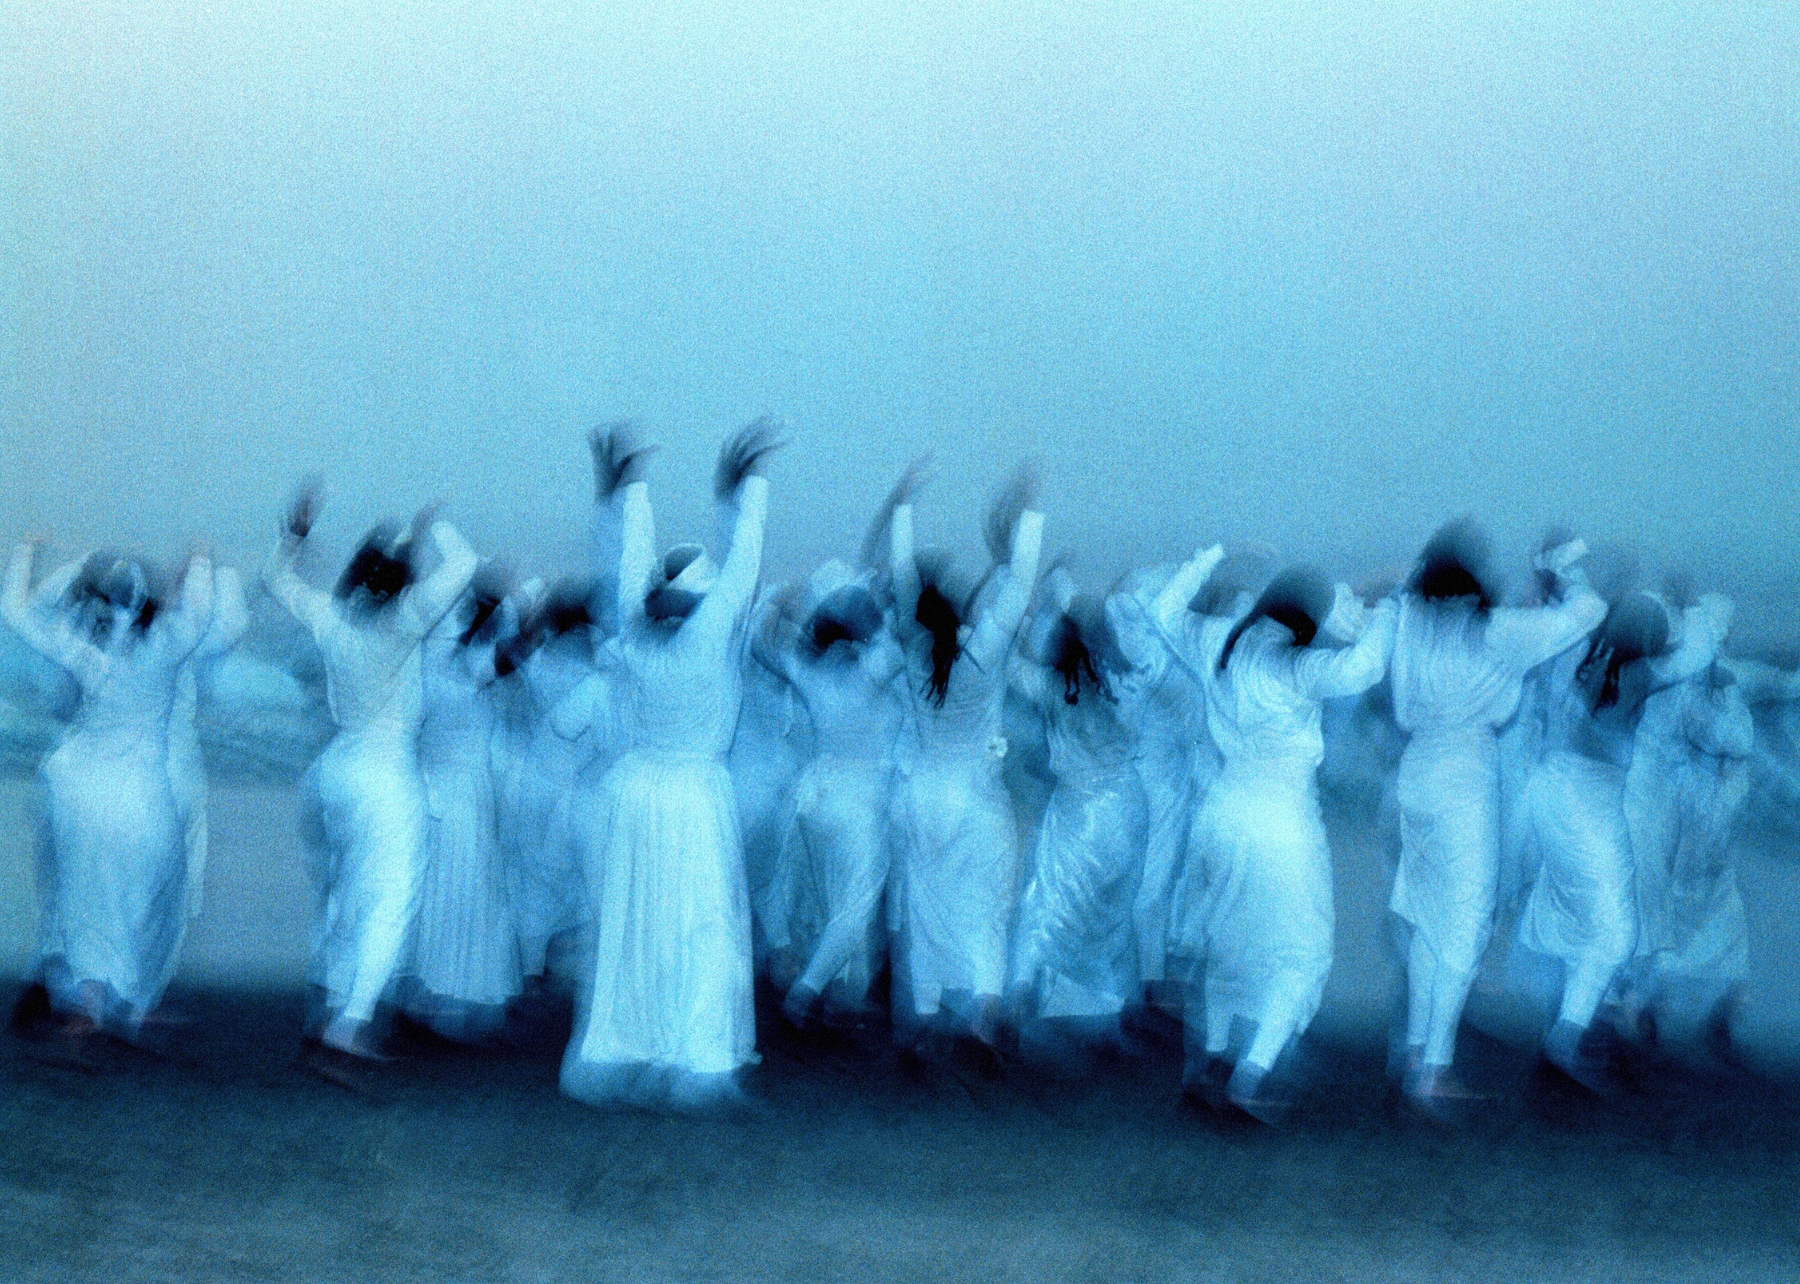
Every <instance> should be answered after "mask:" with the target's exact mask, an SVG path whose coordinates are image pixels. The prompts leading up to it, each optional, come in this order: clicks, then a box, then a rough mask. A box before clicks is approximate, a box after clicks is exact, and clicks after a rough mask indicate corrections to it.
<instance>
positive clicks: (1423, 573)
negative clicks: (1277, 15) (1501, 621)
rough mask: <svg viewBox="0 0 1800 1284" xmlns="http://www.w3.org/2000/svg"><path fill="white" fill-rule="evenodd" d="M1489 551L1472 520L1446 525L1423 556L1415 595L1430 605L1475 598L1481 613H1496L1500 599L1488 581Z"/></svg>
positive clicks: (1414, 579) (1415, 575) (1416, 573)
mask: <svg viewBox="0 0 1800 1284" xmlns="http://www.w3.org/2000/svg"><path fill="white" fill-rule="evenodd" d="M1488 549H1489V546H1488V539H1487V536H1486V535H1485V534H1483V533H1482V530H1481V528H1480V527H1479V526H1477V525H1476V524H1475V522H1474V521H1473V520H1472V519H1470V518H1467V517H1464V518H1459V519H1458V520H1456V521H1454V522H1447V523H1445V524H1444V525H1443V526H1440V527H1439V528H1438V530H1437V533H1436V534H1434V535H1433V536H1432V537H1431V538H1430V539H1429V540H1428V541H1426V544H1425V549H1424V551H1423V552H1421V553H1420V554H1419V564H1418V566H1417V568H1415V569H1414V571H1413V576H1412V584H1411V588H1412V591H1413V592H1415V593H1417V594H1418V595H1419V596H1420V597H1422V598H1425V599H1426V600H1427V601H1441V600H1444V599H1447V598H1461V597H1472V598H1475V599H1476V609H1477V610H1478V611H1489V610H1492V609H1493V606H1494V599H1495V597H1496V596H1497V595H1496V594H1495V593H1494V591H1493V589H1492V588H1491V587H1490V586H1489V584H1488V583H1487V578H1486V576H1487V565H1488V556H1489V552H1488Z"/></svg>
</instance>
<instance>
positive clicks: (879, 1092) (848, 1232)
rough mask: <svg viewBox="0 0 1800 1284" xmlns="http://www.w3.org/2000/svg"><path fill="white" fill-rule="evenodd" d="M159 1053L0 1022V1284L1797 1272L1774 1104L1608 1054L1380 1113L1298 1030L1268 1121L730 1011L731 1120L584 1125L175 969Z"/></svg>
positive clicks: (1799, 1252)
mask: <svg viewBox="0 0 1800 1284" xmlns="http://www.w3.org/2000/svg"><path fill="white" fill-rule="evenodd" d="M178 1002H180V1003H182V1004H184V1005H185V1006H186V1007H187V1008H188V1009H189V1011H190V1012H191V1013H192V1015H193V1016H195V1017H196V1018H197V1021H196V1024H195V1025H193V1026H192V1027H190V1029H189V1030H188V1031H187V1033H186V1035H185V1037H184V1039H183V1041H182V1042H181V1043H179V1044H177V1045H176V1046H175V1048H174V1049H173V1050H172V1051H171V1052H170V1053H169V1054H168V1055H165V1056H153V1055H150V1054H147V1053H144V1052H141V1051H139V1050H136V1049H129V1048H124V1047H117V1048H113V1049H111V1050H110V1051H109V1052H107V1053H106V1054H105V1055H104V1057H103V1058H102V1062H103V1067H102V1069H101V1070H99V1071H98V1072H78V1071H74V1070H69V1069H64V1068H58V1067H55V1066H52V1065H47V1064H44V1063H43V1062H42V1061H41V1060H38V1059H36V1053H35V1050H34V1049H33V1048H32V1047H31V1046H30V1045H27V1044H25V1043H23V1042H21V1041H20V1040H18V1039H12V1038H9V1039H6V1040H5V1044H4V1049H3V1050H0V1078H3V1080H4V1082H5V1084H6V1088H7V1091H6V1094H5V1103H4V1106H3V1107H0V1111H3V1114H4V1126H3V1128H0V1138H3V1139H0V1223H3V1224H4V1227H5V1231H6V1233H5V1235H4V1236H3V1237H0V1278H3V1279H7V1280H15V1281H20V1284H24V1282H26V1281H52V1280H58V1281H60V1280H89V1279H92V1280H234V1281H326V1280H369V1281H389V1280H394V1281H401V1280H405V1281H412V1280H418V1281H509V1282H510V1281H520V1282H525V1281H560V1280H738V1279H742V1280H846V1281H852V1280H853V1281H880V1280H944V1279H970V1280H1020V1281H1026V1280H1032V1281H1035V1280H1121V1281H1123V1280H1157V1281H1162V1280H1196V1281H1198V1280H1206V1281H1212V1280H1219V1281H1255V1280H1319V1279H1323V1280H1334V1279H1345V1280H1348V1279H1381V1280H1546V1281H1548V1280H1557V1281H1564V1280H1588V1279H1591V1280H1679V1279H1694V1280H1701V1279H1706V1280H1720V1279H1733V1280H1751V1279H1792V1278H1794V1277H1795V1274H1796V1271H1800V1167H1797V1166H1796V1163H1795V1159H1794V1155H1795V1146H1796V1144H1800V1108H1797V1107H1800V1099H1797V1098H1796V1096H1795V1095H1794V1094H1793V1093H1792V1092H1791V1091H1789V1090H1788V1089H1785V1088H1781V1087H1777V1086H1774V1085H1772V1084H1771V1083H1770V1082H1769V1081H1766V1080H1762V1079H1759V1078H1757V1077H1754V1076H1752V1075H1750V1074H1748V1073H1745V1072H1742V1071H1736V1070H1731V1069H1728V1068H1726V1067H1724V1066H1722V1065H1714V1066H1712V1067H1699V1068H1694V1067H1690V1068H1687V1069H1678V1068H1676V1067H1673V1066H1671V1065H1667V1064H1641V1065H1639V1067H1638V1070H1637V1081H1636V1083H1635V1084H1634V1085H1633V1086H1632V1087H1630V1088H1629V1089H1628V1090H1627V1091H1625V1092H1624V1093H1622V1094H1621V1095H1620V1096H1618V1097H1617V1098H1615V1099H1612V1100H1608V1101H1595V1100H1592V1099H1588V1098H1585V1097H1582V1096H1580V1095H1578V1094H1577V1092H1576V1091H1575V1090H1573V1089H1572V1088H1566V1087H1560V1086H1559V1085H1558V1084H1557V1083H1556V1082H1555V1081H1553V1080H1551V1079H1550V1078H1549V1077H1548V1076H1546V1075H1545V1074H1544V1073H1542V1072H1534V1070H1533V1063H1532V1060H1531V1058H1530V1057H1529V1056H1528V1055H1525V1054H1523V1053H1521V1052H1519V1051H1517V1050H1515V1049H1510V1048H1508V1047H1506V1046H1504V1045H1501V1044H1499V1043H1494V1042H1490V1041H1487V1040H1483V1039H1481V1038H1479V1036H1477V1037H1475V1038H1474V1039H1472V1040H1471V1041H1470V1043H1471V1044H1472V1045H1473V1046H1470V1044H1465V1050H1466V1051H1467V1052H1468V1053H1469V1054H1470V1055H1469V1060H1470V1063H1471V1070H1472V1073H1473V1074H1475V1075H1476V1077H1477V1078H1479V1079H1480V1080H1481V1081H1482V1082H1483V1083H1484V1084H1486V1085H1488V1086H1491V1087H1494V1088H1496V1089H1498V1090H1499V1091H1500V1093H1501V1095H1500V1097H1499V1099H1498V1100H1497V1101H1496V1102H1495V1103H1493V1104H1492V1105H1491V1106H1488V1107H1485V1108H1484V1109H1483V1110H1482V1111H1481V1112H1480V1114H1479V1116H1478V1117H1477V1118H1476V1119H1475V1120H1474V1121H1473V1122H1472V1123H1471V1124H1470V1125H1469V1126H1468V1127H1466V1128H1465V1129H1463V1130H1461V1131H1444V1130H1441V1129H1438V1128H1435V1127H1432V1126H1429V1125H1425V1124H1421V1123H1413V1122H1408V1121H1406V1120H1404V1119H1402V1118H1400V1117H1399V1116H1398V1115H1397V1114H1396V1113H1395V1112H1394V1109H1393V1107H1392V1106H1391V1104H1390V1103H1389V1102H1388V1100H1387V1098H1386V1094H1385V1091H1384V1087H1383V1079H1382V1066H1381V1056H1380V1051H1379V1049H1378V1048H1375V1047H1370V1046H1368V1044H1367V1041H1366V1040H1364V1041H1362V1042H1358V1041H1357V1040H1356V1039H1355V1038H1354V1037H1350V1036H1344V1037H1341V1038H1340V1037H1336V1036H1334V1035H1333V1033H1332V1032H1331V1031H1330V1030H1329V1029H1324V1030H1320V1031H1316V1032H1315V1035H1314V1036H1312V1037H1311V1038H1310V1039H1309V1040H1308V1042H1307V1044H1306V1045H1305V1046H1304V1047H1303V1049H1302V1050H1301V1054H1300V1056H1299V1058H1298V1065H1297V1072H1298V1073H1299V1074H1301V1075H1302V1076H1303V1078H1304V1079H1305V1089H1304V1091H1303V1092H1302V1093H1301V1094H1300V1096H1299V1098H1298V1100H1299V1106H1298V1108H1297V1110H1296V1112H1295V1114H1294V1116H1293V1117H1292V1119H1291V1121H1290V1123H1289V1125H1288V1126H1287V1127H1286V1128H1284V1129H1282V1130H1280V1131H1271V1130H1269V1129H1266V1128H1263V1127H1261V1126H1260V1125H1252V1124H1249V1123H1247V1122H1246V1123H1232V1122H1229V1121H1222V1120H1220V1119H1217V1118H1215V1117H1213V1116H1211V1115H1210V1114H1208V1113H1206V1112H1205V1111H1203V1110H1200V1111H1196V1110H1193V1109H1191V1108H1187V1107H1183V1106H1181V1105H1180V1104H1179V1102H1178V1094H1177V1086H1178V1079H1179V1069H1180V1066H1179V1056H1178V1055H1177V1053H1176V1052H1175V1050H1174V1049H1172V1048H1169V1047H1167V1046H1158V1045H1156V1044H1154V1043H1145V1044H1144V1045H1143V1046H1142V1047H1141V1049H1140V1050H1139V1051H1138V1053H1137V1054H1136V1055H1133V1056H1113V1057H1110V1058H1108V1059H1106V1060H1105V1061H1103V1062H1102V1063H1100V1064H1098V1065H1095V1066H1093V1067H1092V1068H1091V1070H1092V1073H1090V1074H1089V1075H1088V1076H1087V1077H1085V1078H1083V1079H1079V1080H1075V1081H1070V1080H1068V1079H1066V1078H1059V1077H1057V1076H1056V1075H1052V1074H1050V1073H1048V1072H1047V1071H1044V1070H1042V1069H1033V1068H1030V1067H1025V1066H1020V1065H1016V1064H1015V1065H1014V1066H1013V1067H1011V1068H1009V1069H1008V1070H1007V1072H1006V1073H1005V1074H1004V1075H1003V1076H1002V1077H1001V1078H1000V1079H998V1080H993V1079H988V1078H985V1077H983V1076H981V1075H980V1074H978V1073H974V1072H971V1071H968V1070H964V1069H959V1068H957V1067H956V1066H955V1065H954V1064H953V1063H947V1064H934V1065H928V1066H925V1067H919V1066H916V1065H908V1064H906V1063H903V1062H902V1061H901V1060H900V1059H899V1058H897V1057H896V1056H895V1055H894V1054H893V1053H892V1052H891V1050H890V1049H889V1048H888V1047H887V1045H886V1041H885V1036H883V1035H882V1034H881V1033H880V1032H878V1031H877V1032H870V1033H868V1034H865V1035H862V1036H856V1037H851V1036H831V1037H829V1038H825V1037H821V1038H818V1039H814V1040H800V1039H797V1038H795V1037H793V1036H790V1035H784V1034H782V1033H781V1030H782V1027H780V1026H778V1025H776V1024H774V1023H773V1022H770V1021H765V1022H764V1024H763V1030H764V1036H763V1042H764V1050H765V1055H764V1060H763V1064H762V1065H761V1066H760V1067H758V1068H757V1069H756V1071H755V1072H754V1073H753V1075H752V1080H751V1083H752V1087H753V1090H754V1092H755V1094H756V1096H757V1097H758V1098H759V1100H760V1101H761V1103H762V1109H761V1110H760V1112H759V1113H757V1114H755V1115H753V1116H752V1117H750V1118H748V1119H747V1120H743V1121H739V1122H716V1121H699V1120H690V1119H679V1118H666V1117H661V1116H653V1115H646V1114H640V1113H623V1114H608V1113H602V1112H597V1111H594V1110H591V1109H588V1108H586V1107H583V1106H580V1105H577V1104H575V1103H573V1102H570V1101H567V1100H565V1099H563V1098H562V1097H560V1096H559V1095H558V1094H557V1091H556V1064H557V1048H556V1044H555V1042H554V1041H553V1040H552V1041H549V1042H546V1043H545V1044H543V1045H542V1046H540V1047H538V1048H536V1049H535V1050H534V1049H526V1050H522V1051H511V1052H508V1053H505V1054H501V1053H487V1052H474V1051H466V1050H459V1049H451V1048H445V1047H437V1048H427V1047H422V1046H415V1047H413V1049H412V1051H411V1053H410V1055H408V1056H407V1057H405V1058H404V1059H403V1060H402V1061H400V1062H398V1063H396V1064H394V1065H393V1066H391V1067H388V1068H387V1069H386V1070H385V1071H384V1072H383V1074H382V1076H381V1078H380V1080H379V1081H378V1084H377V1087H376V1089H375V1095H374V1097H373V1098H370V1097H359V1096H356V1095H353V1094H350V1093H347V1092H345V1091H344V1090H342V1089H340V1088H338V1087H335V1086H333V1085H331V1084H328V1083H325V1082H324V1081H322V1080H318V1079H315V1078H314V1077H312V1076H311V1075H310V1074H309V1073H308V1072H307V1071H305V1070H304V1069H303V1068H301V1067H300V1065H299V1064H298V1063H297V1054H298V1052H299V1043H298V1038H297V1030H298V1026H299V1020H300V1009H301V1000H300V997H299V996H298V995H294V994H262V995H248V994H235V995H234V994H224V993H208V992H190V993H187V994H185V995H180V996H178Z"/></svg>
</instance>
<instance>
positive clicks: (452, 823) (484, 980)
mask: <svg viewBox="0 0 1800 1284" xmlns="http://www.w3.org/2000/svg"><path fill="white" fill-rule="evenodd" d="M517 612H518V603H517V602H516V601H515V602H509V601H507V599H506V596H505V592H504V588H503V585H502V583H501V582H500V579H499V577H498V576H497V575H495V574H493V573H492V572H491V571H489V572H477V574H476V576H475V578H474V580H473V582H472V583H471V585H470V587H469V589H468V590H467V591H466V592H464V594H463V596H462V599H461V600H460V601H459V602H458V603H457V605H456V606H455V607H453V608H452V609H451V610H450V611H448V612H447V613H446V614H445V615H444V618H443V619H442V620H440V621H439V622H438V624H437V627H435V628H434V629H432V631H431V632H430V633H429V634H428V635H427V636H426V638H425V641H424V643H423V645H422V647H421V650H420V670H421V678H422V679H423V682H424V701H423V720H422V722H421V723H420V727H419V767H420V772H421V775H422V776H423V779H424V785H425V831H424V847H423V868H422V870H421V873H420V878H419V901H418V910H417V913H416V915H415V918H414V924H413V943H412V961H411V964H410V965H409V966H408V967H407V968H406V975H407V979H408V981H409V983H410V984H409V985H408V987H407V992H406V993H405V997H404V1000H403V1002H402V1008H403V1009H404V1010H405V1012H406V1013H407V1015H408V1016H410V1017H412V1018H413V1019H415V1020H417V1021H418V1022H420V1023H421V1024H423V1025H425V1026H426V1027H428V1028H429V1029H430V1030H432V1031H433V1032H434V1033H436V1034H438V1035H439V1036H441V1037H443V1038H446V1039H452V1040H455V1041H457V1042H461V1043H479V1042H482V1041H484V1040H488V1039H491V1038H493V1037H495V1036H496V1035H498V1034H499V1033H500V1031H501V1028H502V1027H503V1026H504V1024H505V1021H506V1008H507V1004H508V1003H510V1002H511V1001H512V1000H513V999H514V998H515V997H517V996H518V994H519V993H520V991H521V989H522V983H521V982H522V973H521V969H520V962H519V936H518V928H517V924H516V922H515V920H514V917H513V909H512V903H511V898H510V897H509V896H508V894H507V889H506V877H505V870H504V869H503V867H502V862H501V853H500V830H499V824H498V821H497V819H496V816H495V802H494V773H493V769H492V763H493V760H492V757H491V747H492V744H493V741H494V735H495V730H496V727H497V724H498V722H499V708H498V705H497V702H496V692H495V688H494V682H495V679H496V677H497V676H498V674H497V669H496V659H497V656H498V653H499V648H500V644H501V642H502V640H503V639H504V638H505V637H506V636H507V635H509V634H511V633H512V632H513V631H514V630H515V629H516V626H517V622H518V620H517Z"/></svg>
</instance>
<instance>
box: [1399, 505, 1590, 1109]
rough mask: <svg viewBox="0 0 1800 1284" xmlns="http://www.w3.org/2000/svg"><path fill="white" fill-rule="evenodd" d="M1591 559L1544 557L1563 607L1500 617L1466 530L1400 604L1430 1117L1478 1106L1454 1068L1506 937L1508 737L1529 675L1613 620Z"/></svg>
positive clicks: (1578, 548)
mask: <svg viewBox="0 0 1800 1284" xmlns="http://www.w3.org/2000/svg"><path fill="white" fill-rule="evenodd" d="M1584 551H1585V546H1584V545H1582V544H1580V543H1579V542H1573V541H1571V542H1567V543H1564V544H1563V545H1561V546H1560V547H1558V548H1556V549H1554V550H1552V551H1550V552H1549V553H1547V554H1545V555H1544V556H1543V557H1542V558H1541V559H1540V569H1543V570H1547V571H1548V572H1550V573H1551V574H1552V575H1553V576H1554V577H1555V588H1554V596H1553V600H1552V601H1551V602H1550V603H1548V604H1546V605H1543V606H1538V607H1503V606H1497V605H1495V598H1496V596H1497V594H1496V592H1495V590H1494V589H1493V588H1492V587H1491V586H1490V584H1489V582H1488V578H1487V576H1488V543H1487V539H1486V537H1485V536H1484V535H1483V534H1482V533H1481V531H1480V530H1479V529H1478V528H1476V527H1475V526H1474V525H1473V524H1472V523H1470V522H1467V521H1462V522H1453V523H1451V524H1450V525H1447V526H1445V527H1443V528H1442V529H1440V530H1439V531H1438V532H1437V533H1436V534H1435V535H1433V536H1432V537H1431V540H1430V541H1429V542H1428V543H1427V544H1426V545H1425V550H1424V552H1423V553H1422V554H1421V555H1420V558H1419V563H1418V566H1417V567H1416V568H1415V570H1414V572H1413V576H1412V580H1411V583H1410V584H1409V585H1408V586H1407V589H1406V592H1405V593H1403V594H1402V595H1401V597H1400V610H1399V619H1398V623H1397V630H1396V635H1395V640H1394V657H1393V669H1392V683H1393V701H1394V718H1395V720H1396V721H1397V722H1398V723H1399V725H1400V729H1401V730H1402V731H1404V732H1406V733H1407V734H1408V736H1410V737H1411V739H1410V740H1409V741H1408V743H1407V746H1406V751H1405V752H1404V753H1403V754H1402V755H1401V758H1400V768H1399V772H1398V777H1397V781H1396V789H1395V796H1396V801H1397V803H1398V807H1399V816H1400V866H1399V870H1398V872H1397V874H1396V875H1395V878H1394V890H1393V895H1392V897H1391V899H1390V900H1389V903H1388V907H1389V908H1390V909H1391V910H1392V911H1393V912H1394V914H1395V915H1397V916H1398V917H1399V919H1400V921H1401V922H1402V923H1404V924H1405V925H1406V927H1407V928H1408V929H1409V932H1410V942H1409V948H1408V952H1407V955H1406V976H1407V986H1408V995H1409V999H1408V1003H1407V1015H1406V1034H1405V1040H1406V1042H1405V1046H1406V1073H1405V1080H1404V1090H1405V1092H1406V1095H1407V1096H1408V1098H1409V1099H1411V1100H1412V1101H1414V1102H1415V1103H1417V1104H1419V1105H1421V1106H1423V1107H1425V1108H1427V1109H1431V1108H1433V1107H1434V1106H1435V1105H1437V1104H1438V1103H1447V1102H1450V1101H1453V1100H1456V1099H1459V1098H1467V1097H1469V1096H1470V1093H1469V1092H1468V1090H1467V1089H1466V1088H1465V1087H1464V1086H1463V1085H1462V1083H1461V1081H1460V1080H1459V1079H1458V1078H1457V1077H1456V1076H1455V1074H1454V1073H1453V1072H1452V1070H1451V1064H1452V1062H1453V1060H1454V1058H1455V1052H1456V1031H1457V1024H1458V1022H1459V1021H1460V1020H1461V1018H1462V1010H1463V1005H1464V1003H1465V1002H1466V1001H1467V999H1468V996H1469V987H1470V986H1471V985H1472V984H1473V982H1474V979H1475V972H1476V969H1477V967H1478V966H1479V964H1480V962H1481V956H1482V953H1483V951H1484V950H1485V949H1486V948H1487V943H1488V938H1489V936H1490V934H1491V933H1492V931H1493V923H1494V908H1495V897H1496V894H1497V889H1498V880H1499V874H1500V831H1499V801H1500V767H1499V748H1498V741H1497V737H1496V729H1497V728H1498V727H1500V726H1501V725H1502V724H1503V723H1505V722H1506V721H1507V720H1508V719H1509V718H1511V717H1512V716H1513V714H1514V713H1515V712H1516V711H1517V709H1518V706H1519V699H1520V691H1521V684H1522V682H1523V680H1524V677H1525V674H1526V673H1527V672H1528V671H1529V670H1531V669H1532V668H1535V667H1536V666H1537V665H1539V664H1542V663H1543V662H1545V661H1546V660H1549V659H1551V658H1553V657H1554V656H1556V655H1559V654H1560V653H1562V652H1563V651H1566V650H1568V649H1569V648H1570V647H1572V646H1574V645H1575V644H1576V643H1577V642H1579V641H1580V640H1581V639H1583V638H1585V637H1586V636H1587V635H1588V634H1589V633H1591V632H1593V630H1594V628H1595V626H1597V625H1598V624H1599V623H1600V620H1601V619H1602V617H1604V616H1605V614H1606V604H1605V603H1604V602H1602V601H1601V600H1600V597H1599V595H1598V594H1596V593H1594V592H1593V591H1592V590H1591V589H1589V588H1588V587H1587V581H1586V579H1585V577H1583V575H1582V573H1581V568H1580V557H1581V555H1582V553H1583V552H1584Z"/></svg>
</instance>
